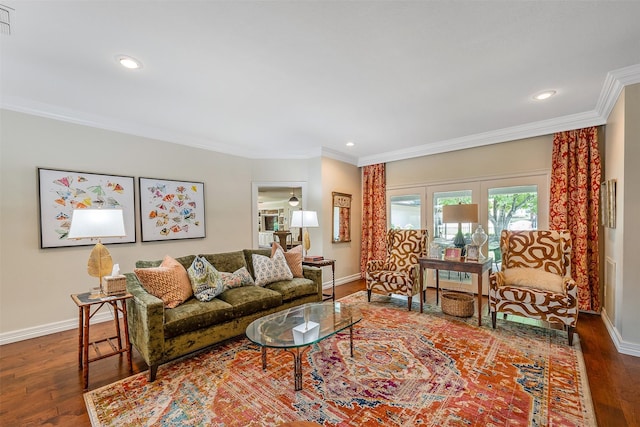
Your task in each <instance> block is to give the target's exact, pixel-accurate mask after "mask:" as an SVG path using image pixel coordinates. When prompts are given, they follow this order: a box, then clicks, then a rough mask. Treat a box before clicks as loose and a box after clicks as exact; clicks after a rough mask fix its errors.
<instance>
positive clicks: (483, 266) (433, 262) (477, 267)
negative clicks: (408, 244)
mask: <svg viewBox="0 0 640 427" xmlns="http://www.w3.org/2000/svg"><path fill="white" fill-rule="evenodd" d="M492 262H493V260H492V259H491V258H487V259H485V260H482V261H465V260H464V259H459V260H452V259H442V258H418V263H420V313H422V305H423V301H424V292H423V291H424V290H425V287H424V269H425V268H431V269H434V270H435V271H436V304H438V298H439V293H440V275H439V273H438V270H450V271H459V272H463V273H472V274H474V273H475V274H477V275H478V326H482V274H483V273H484V272H485V271H489V275H491V264H492Z"/></svg>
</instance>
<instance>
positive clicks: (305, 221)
mask: <svg viewBox="0 0 640 427" xmlns="http://www.w3.org/2000/svg"><path fill="white" fill-rule="evenodd" d="M318 226H319V225H318V214H317V213H316V212H315V211H303V210H299V211H293V213H292V214H291V227H300V228H302V229H304V234H303V238H302V242H303V244H302V247H303V248H304V256H305V257H306V256H307V252H308V251H309V249H310V248H311V238H309V231H308V230H307V229H308V228H309V227H318Z"/></svg>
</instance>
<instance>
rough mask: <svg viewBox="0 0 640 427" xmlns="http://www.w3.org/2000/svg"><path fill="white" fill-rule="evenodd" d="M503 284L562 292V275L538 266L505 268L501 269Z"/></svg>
mask: <svg viewBox="0 0 640 427" xmlns="http://www.w3.org/2000/svg"><path fill="white" fill-rule="evenodd" d="M503 274H504V284H505V285H506V286H517V287H522V288H531V289H538V290H541V291H548V292H553V293H556V294H563V293H564V287H563V286H562V283H563V280H562V276H558V275H557V274H553V273H549V272H548V271H544V270H541V269H538V268H526V267H517V268H507V269H505V270H504V271H503Z"/></svg>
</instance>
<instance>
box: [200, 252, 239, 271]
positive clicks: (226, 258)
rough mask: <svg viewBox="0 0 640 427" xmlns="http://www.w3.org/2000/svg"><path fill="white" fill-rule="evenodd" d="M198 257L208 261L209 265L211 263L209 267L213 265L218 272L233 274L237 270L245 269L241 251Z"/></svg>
mask: <svg viewBox="0 0 640 427" xmlns="http://www.w3.org/2000/svg"><path fill="white" fill-rule="evenodd" d="M200 256H201V257H203V258H205V259H206V260H207V261H209V263H211V265H213V266H214V267H215V268H216V270H218V271H226V272H228V273H233V272H234V271H236V270H238V269H239V268H242V267H247V263H246V262H245V258H244V254H243V252H242V251H234V252H224V253H220V254H203V255H200Z"/></svg>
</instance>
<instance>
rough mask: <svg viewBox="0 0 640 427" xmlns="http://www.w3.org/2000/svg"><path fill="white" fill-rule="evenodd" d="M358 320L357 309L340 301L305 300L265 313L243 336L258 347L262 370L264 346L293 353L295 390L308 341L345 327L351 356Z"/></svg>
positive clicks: (299, 387)
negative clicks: (301, 303) (260, 352)
mask: <svg viewBox="0 0 640 427" xmlns="http://www.w3.org/2000/svg"><path fill="white" fill-rule="evenodd" d="M360 320H362V315H361V314H360V310H358V309H357V308H356V307H354V306H350V305H347V304H343V303H340V302H323V303H320V302H318V303H309V304H304V305H301V306H299V307H293V308H289V309H287V310H282V311H280V312H278V313H273V314H269V315H267V316H264V317H261V318H259V319H257V320H254V321H253V322H251V324H250V325H249V326H247V337H248V338H249V340H251V341H252V342H254V343H255V344H258V345H259V346H260V347H261V349H262V369H267V348H279V349H282V350H285V351H288V352H289V353H291V354H292V355H293V373H294V381H295V390H296V391H298V390H302V355H303V354H304V352H305V351H307V350H308V349H309V348H310V347H311V345H312V344H315V343H317V342H320V341H322V340H323V339H325V338H328V337H330V336H332V335H335V334H337V333H338V332H340V331H343V330H345V329H347V328H349V345H350V350H351V357H353V325H355V324H356V323H358V322H359V321H360Z"/></svg>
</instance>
